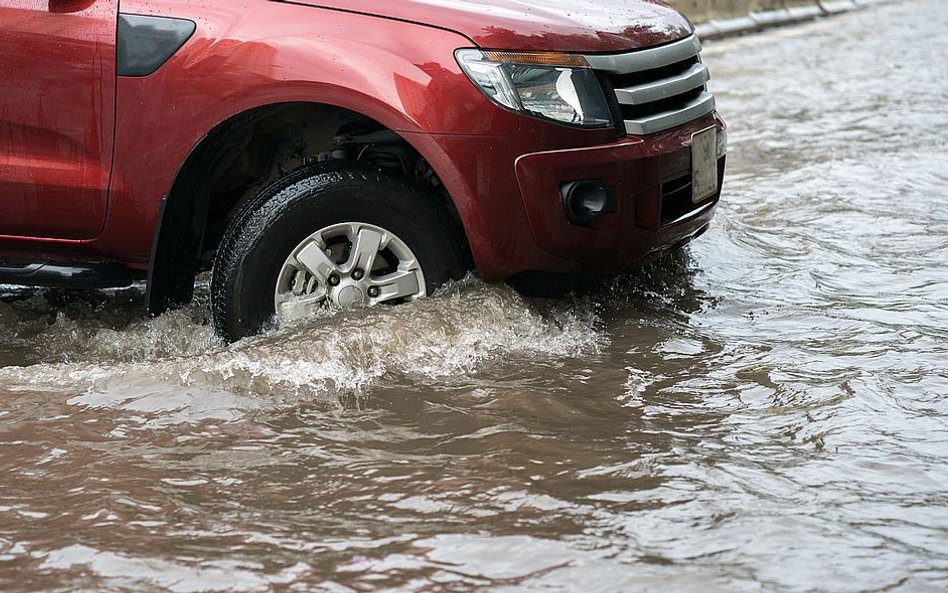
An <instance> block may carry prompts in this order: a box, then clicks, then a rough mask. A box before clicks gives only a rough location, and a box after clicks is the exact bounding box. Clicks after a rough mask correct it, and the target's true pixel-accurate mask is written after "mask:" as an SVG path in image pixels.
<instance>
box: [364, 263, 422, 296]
mask: <svg viewBox="0 0 948 593" xmlns="http://www.w3.org/2000/svg"><path fill="white" fill-rule="evenodd" d="M374 284H375V285H376V286H378V287H379V289H380V291H381V292H380V293H379V296H378V297H377V298H376V300H377V301H378V302H380V303H381V302H385V301H391V300H395V299H403V298H408V297H412V296H415V295H417V294H418V293H419V292H421V289H422V287H421V285H420V284H419V283H418V272H417V271H414V270H411V271H409V270H398V271H397V272H392V273H391V274H386V275H385V276H382V277H380V278H377V279H376V280H375V282H374Z"/></svg>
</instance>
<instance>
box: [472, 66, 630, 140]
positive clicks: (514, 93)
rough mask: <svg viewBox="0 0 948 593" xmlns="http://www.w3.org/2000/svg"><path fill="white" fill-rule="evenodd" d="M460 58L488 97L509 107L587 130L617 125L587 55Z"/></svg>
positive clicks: (473, 79)
mask: <svg viewBox="0 0 948 593" xmlns="http://www.w3.org/2000/svg"><path fill="white" fill-rule="evenodd" d="M457 59H458V63H459V64H460V65H461V68H462V69H463V70H464V72H465V73H466V74H467V75H468V77H469V78H470V79H471V80H472V81H474V84H476V85H477V86H478V87H479V88H480V89H481V91H482V92H483V93H484V94H485V95H487V98H489V99H490V100H491V101H493V102H495V103H497V104H498V105H501V106H503V107H506V108H507V109H512V110H514V111H519V112H521V113H525V114H527V115H532V116H534V117H539V118H542V119H548V120H552V121H555V122H559V123H562V124H569V125H574V126H582V127H585V128H606V127H609V126H612V125H613V121H612V115H611V114H610V111H609V104H608V103H607V101H606V96H605V95H604V94H603V92H602V86H601V85H600V84H599V81H598V80H597V79H596V74H595V73H594V72H593V71H592V69H591V68H590V67H589V64H588V63H587V62H586V58H584V57H583V56H578V55H572V54H558V53H511V52H497V51H482V50H478V49H459V50H458V51H457Z"/></svg>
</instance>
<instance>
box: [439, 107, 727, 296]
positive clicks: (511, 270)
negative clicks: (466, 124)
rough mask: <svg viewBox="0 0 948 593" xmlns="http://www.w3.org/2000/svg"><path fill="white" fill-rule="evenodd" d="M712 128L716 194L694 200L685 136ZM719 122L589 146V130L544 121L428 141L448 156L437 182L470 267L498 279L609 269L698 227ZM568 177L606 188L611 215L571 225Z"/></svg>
mask: <svg viewBox="0 0 948 593" xmlns="http://www.w3.org/2000/svg"><path fill="white" fill-rule="evenodd" d="M710 126H716V127H717V128H718V130H719V134H718V136H719V143H718V171H719V185H718V190H717V192H715V193H714V194H713V195H712V196H711V197H709V198H707V199H705V200H703V201H702V202H700V203H697V204H692V203H691V185H690V183H691V138H692V135H693V134H694V133H695V132H698V131H701V130H704V129H707V128H708V127H710ZM725 128H726V126H725V124H724V122H723V120H721V119H720V118H719V117H717V116H716V115H714V114H712V115H708V116H705V117H702V118H700V119H698V120H695V121H693V122H691V123H688V124H686V125H683V126H681V127H678V128H674V129H671V130H668V131H665V132H662V133H659V134H654V135H651V136H645V137H636V136H629V137H626V138H622V139H620V140H615V139H614V138H613V139H612V140H611V141H609V140H608V139H607V140H606V141H601V140H600V141H598V142H590V141H589V140H590V138H591V137H590V134H591V133H590V132H582V133H580V132H575V131H573V130H568V129H566V128H562V127H558V126H550V125H549V124H541V125H540V126H525V127H522V128H521V130H520V132H518V133H517V134H515V135H513V136H510V137H502V138H492V139H485V138H484V137H480V138H478V139H474V138H472V137H459V136H451V137H448V136H442V137H440V138H435V141H436V142H437V144H438V145H439V148H440V150H439V152H440V153H441V154H442V155H443V158H444V159H446V160H447V161H449V162H445V163H444V165H445V169H447V173H448V174H447V175H445V173H442V180H443V181H444V182H445V185H446V186H447V188H448V190H449V192H450V193H451V195H452V198H453V199H454V202H455V205H456V207H457V209H458V213H459V214H460V217H461V220H462V222H463V224H464V227H465V231H466V233H467V236H468V241H469V243H470V246H471V250H472V253H473V255H474V259H475V262H476V264H477V267H478V269H479V270H480V272H481V274H482V276H484V278H485V279H487V280H493V281H500V280H507V279H509V278H511V277H513V276H515V275H518V274H521V273H525V272H545V273H556V274H584V275H585V274H593V275H605V274H614V273H618V272H622V271H624V270H626V269H629V268H631V267H634V266H636V265H637V264H639V263H641V262H642V261H643V260H645V259H647V258H649V257H650V256H652V255H655V254H656V253H660V252H662V251H667V250H670V249H674V248H676V247H678V246H680V245H683V244H684V243H687V242H688V241H690V240H691V239H692V238H694V237H695V236H697V235H699V234H701V233H703V232H704V231H705V230H706V229H707V227H708V225H709V224H710V222H711V219H712V217H713V216H714V212H715V210H716V208H717V204H718V200H719V198H720V195H721V181H722V180H723V177H724V175H723V174H724V162H725V153H726V133H725ZM583 134H586V136H583ZM448 155H451V158H450V159H449V158H448ZM433 164H435V168H436V169H438V166H437V164H436V163H433ZM576 180H601V181H602V182H604V183H605V184H606V185H609V186H611V187H614V188H615V189H616V190H617V197H618V203H617V208H616V211H615V212H613V213H609V214H604V215H602V216H601V217H600V218H598V219H597V220H595V221H594V222H593V223H591V224H589V225H583V226H581V225H576V224H573V223H571V222H570V221H569V220H568V219H567V216H566V212H565V210H564V207H563V203H562V196H561V192H560V188H561V186H562V185H563V184H564V183H567V182H570V181H576Z"/></svg>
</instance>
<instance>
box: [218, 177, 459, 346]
mask: <svg viewBox="0 0 948 593" xmlns="http://www.w3.org/2000/svg"><path fill="white" fill-rule="evenodd" d="M464 253H465V251H464V248H463V243H462V241H461V237H460V229H459V228H458V225H457V223H455V222H454V220H453V219H452V218H451V217H450V216H449V215H448V212H447V210H446V209H445V208H444V207H443V206H442V205H440V204H439V203H438V202H437V200H436V199H435V198H433V197H432V196H429V195H427V194H426V193H425V192H424V191H423V190H421V189H420V188H418V187H416V186H414V185H412V184H411V183H409V182H407V181H404V180H402V179H400V178H397V177H394V176H392V175H388V174H386V173H383V172H381V171H377V170H372V169H368V168H358V167H339V166H332V165H330V166H320V165H317V166H313V167H307V168H304V169H300V170H298V171H296V172H294V173H293V174H292V175H290V176H289V177H286V178H284V179H282V180H280V181H277V182H276V183H274V184H273V185H271V186H269V187H267V188H265V189H263V190H261V191H260V192H259V193H257V194H256V195H255V196H254V197H253V198H252V199H250V200H249V201H248V202H247V203H246V204H245V205H244V206H243V207H242V208H241V209H240V210H239V211H238V213H237V214H236V215H235V216H234V217H233V219H232V221H231V223H230V225H229V226H228V229H227V232H226V233H225V234H224V238H223V239H222V241H221V244H220V246H219V248H218V251H217V256H216V258H215V261H214V271H213V279H212V282H211V306H212V309H213V314H214V324H215V326H216V329H217V332H218V334H219V335H221V337H223V338H224V339H225V340H227V341H229V342H232V341H236V340H239V339H241V338H243V337H246V336H249V335H252V334H255V333H257V332H258V331H260V329H261V328H263V327H264V326H265V325H267V324H268V323H269V322H270V321H271V320H276V321H285V320H298V319H301V318H306V317H308V316H311V315H313V314H314V313H315V312H316V310H317V309H319V308H323V307H327V306H329V307H337V308H355V307H369V306H374V305H380V304H397V303H401V302H404V301H410V300H414V299H418V298H422V297H424V296H427V295H430V294H431V293H432V292H433V291H434V290H435V289H436V288H438V287H439V286H440V285H441V284H443V283H444V282H446V281H448V280H450V279H452V278H459V277H460V276H461V275H462V274H463V273H464V271H465V268H466V265H465V261H466V258H465V256H464Z"/></svg>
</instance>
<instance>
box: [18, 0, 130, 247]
mask: <svg viewBox="0 0 948 593" xmlns="http://www.w3.org/2000/svg"><path fill="white" fill-rule="evenodd" d="M118 1H119V0H0V56H2V58H0V235H8V236H9V235H16V236H26V237H50V238H66V239H83V238H92V237H94V236H96V235H97V234H98V233H99V231H100V230H101V229H102V227H103V225H104V224H105V216H106V208H107V205H108V186H109V172H110V167H111V161H112V143H113V126H114V120H115V34H116V19H117V15H118Z"/></svg>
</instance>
